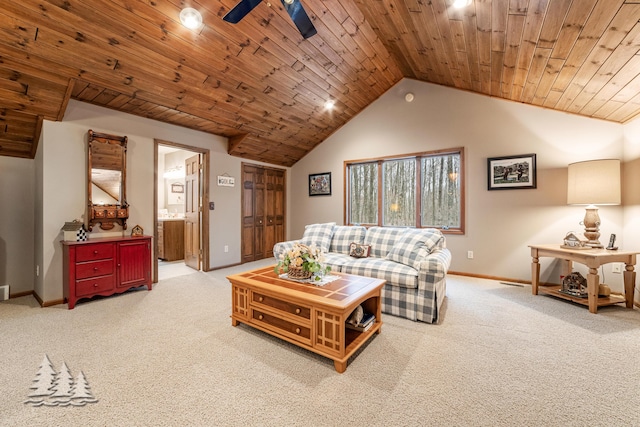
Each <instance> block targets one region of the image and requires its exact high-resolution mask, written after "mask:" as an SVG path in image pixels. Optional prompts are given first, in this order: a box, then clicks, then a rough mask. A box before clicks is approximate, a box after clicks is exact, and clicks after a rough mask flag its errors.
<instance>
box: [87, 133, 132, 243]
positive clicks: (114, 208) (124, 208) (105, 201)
mask: <svg viewBox="0 0 640 427" xmlns="http://www.w3.org/2000/svg"><path fill="white" fill-rule="evenodd" d="M88 156H89V160H88V168H87V169H88V179H87V181H88V182H87V188H88V195H89V197H88V206H87V208H88V213H87V218H88V224H87V228H88V229H89V231H91V230H92V229H93V226H94V225H96V224H98V223H99V224H100V228H101V229H103V230H111V229H112V228H113V227H114V226H115V224H120V225H121V226H122V228H123V229H126V228H127V219H128V218H129V205H128V204H127V192H126V188H127V187H126V177H127V137H126V136H115V135H107V134H105V133H97V132H94V131H92V130H89V143H88Z"/></svg>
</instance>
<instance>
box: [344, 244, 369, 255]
mask: <svg viewBox="0 0 640 427" xmlns="http://www.w3.org/2000/svg"><path fill="white" fill-rule="evenodd" d="M370 251H371V246H369V245H363V244H362V243H356V242H353V243H351V244H350V245H349V256H352V257H354V258H366V257H368V256H369V252H370Z"/></svg>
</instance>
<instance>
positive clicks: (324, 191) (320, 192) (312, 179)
mask: <svg viewBox="0 0 640 427" xmlns="http://www.w3.org/2000/svg"><path fill="white" fill-rule="evenodd" d="M330 195H331V172H324V173H315V174H310V175H309V196H330Z"/></svg>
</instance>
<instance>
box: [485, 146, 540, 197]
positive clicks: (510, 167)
mask: <svg viewBox="0 0 640 427" xmlns="http://www.w3.org/2000/svg"><path fill="white" fill-rule="evenodd" d="M487 178H488V182H487V189H488V190H523V189H530V188H536V185H537V184H536V155H535V154H521V155H518V156H504V157H490V158H488V159H487Z"/></svg>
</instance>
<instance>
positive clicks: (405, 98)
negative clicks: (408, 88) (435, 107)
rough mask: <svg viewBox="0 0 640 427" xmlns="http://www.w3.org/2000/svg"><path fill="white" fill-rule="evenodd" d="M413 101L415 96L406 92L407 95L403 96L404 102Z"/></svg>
mask: <svg viewBox="0 0 640 427" xmlns="http://www.w3.org/2000/svg"><path fill="white" fill-rule="evenodd" d="M414 99H415V96H413V94H412V93H411V92H407V94H406V95H405V96H404V100H405V101H407V102H413V100H414Z"/></svg>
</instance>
